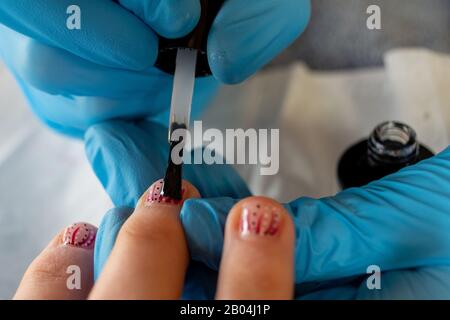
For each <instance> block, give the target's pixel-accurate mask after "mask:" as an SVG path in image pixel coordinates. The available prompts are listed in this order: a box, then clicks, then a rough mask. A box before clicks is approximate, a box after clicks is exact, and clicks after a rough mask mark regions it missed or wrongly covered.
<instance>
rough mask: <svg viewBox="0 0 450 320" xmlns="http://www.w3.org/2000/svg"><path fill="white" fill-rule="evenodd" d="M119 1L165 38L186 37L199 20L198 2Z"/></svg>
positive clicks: (164, 0)
mask: <svg viewBox="0 0 450 320" xmlns="http://www.w3.org/2000/svg"><path fill="white" fill-rule="evenodd" d="M119 1H120V4H121V5H123V6H124V7H125V8H127V9H129V10H131V11H132V12H133V13H134V14H136V15H137V16H138V17H140V18H141V19H142V20H143V21H145V23H147V24H148V25H149V26H150V27H152V29H153V30H155V31H156V32H157V33H158V34H159V35H161V36H163V37H165V38H181V37H183V36H185V35H187V34H188V33H189V32H191V31H192V30H193V29H194V27H195V26H196V25H197V23H198V20H199V19H200V2H199V0H119Z"/></svg>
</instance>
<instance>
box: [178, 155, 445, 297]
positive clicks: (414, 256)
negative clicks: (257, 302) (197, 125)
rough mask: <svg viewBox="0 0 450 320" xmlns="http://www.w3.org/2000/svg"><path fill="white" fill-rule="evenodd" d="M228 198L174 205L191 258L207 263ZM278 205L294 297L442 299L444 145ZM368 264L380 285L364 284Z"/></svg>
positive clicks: (215, 260) (217, 248) (215, 257)
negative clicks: (288, 233) (290, 255)
mask: <svg viewBox="0 0 450 320" xmlns="http://www.w3.org/2000/svg"><path fill="white" fill-rule="evenodd" d="M235 202H236V200H232V201H230V199H195V200H192V201H189V202H187V203H186V205H185V206H184V207H183V209H182V212H181V217H182V222H183V226H184V228H185V232H186V235H187V239H188V243H189V248H190V253H191V257H192V259H194V260H196V261H199V262H202V263H204V264H205V265H207V266H208V267H209V268H210V269H212V270H218V267H219V263H220V258H221V251H222V246H223V239H222V238H221V237H219V236H218V235H223V229H224V222H225V220H226V215H227V214H228V211H229V210H230V209H231V207H232V206H233V205H234V204H235ZM286 208H287V209H288V211H289V212H290V213H291V214H292V216H293V219H294V224H295V226H296V239H297V240H296V248H295V253H296V266H295V275H296V296H297V298H301V299H450V232H449V230H450V209H449V208H450V148H448V149H447V150H445V151H444V152H442V153H441V154H439V155H438V156H436V157H434V158H432V159H429V160H426V161H423V162H421V163H420V164H418V165H415V166H412V167H408V168H405V169H403V170H401V171H400V172H398V173H396V174H393V175H391V176H388V177H386V178H384V179H382V180H380V181H376V182H373V183H371V184H369V185H367V186H365V187H363V188H354V189H349V190H346V191H343V192H341V193H339V194H338V195H336V196H334V197H328V198H323V199H318V200H316V199H310V198H299V199H298V200H295V201H293V202H291V203H289V204H287V205H286ZM370 265H377V266H379V267H380V268H381V271H382V272H383V273H382V277H381V282H382V290H368V289H367V286H366V278H367V277H368V275H366V270H367V267H368V266H370ZM364 275H366V277H364ZM339 279H341V280H339Z"/></svg>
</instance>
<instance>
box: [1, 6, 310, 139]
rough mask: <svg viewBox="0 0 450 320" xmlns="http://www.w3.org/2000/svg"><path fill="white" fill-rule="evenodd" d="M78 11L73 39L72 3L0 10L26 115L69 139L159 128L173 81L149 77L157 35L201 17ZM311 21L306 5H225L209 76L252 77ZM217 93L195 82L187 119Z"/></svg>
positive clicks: (171, 11)
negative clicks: (143, 121) (128, 124)
mask: <svg viewBox="0 0 450 320" xmlns="http://www.w3.org/2000/svg"><path fill="white" fill-rule="evenodd" d="M117 2H119V3H120V4H119V3H117ZM76 3H77V5H78V6H79V7H80V8H81V21H82V24H81V30H68V29H67V28H66V19H67V18H68V15H67V14H66V10H67V8H68V7H69V6H70V5H72V4H74V3H73V1H69V0H46V1H42V0H40V1H25V0H2V1H0V56H1V57H2V58H3V60H4V61H5V63H6V64H7V66H8V67H9V69H10V70H11V71H12V72H13V73H14V75H15V77H16V79H17V81H18V82H19V84H20V86H21V88H22V90H23V91H24V93H25V95H26V97H27V99H28V100H29V102H30V104H31V106H32V108H33V110H34V112H35V113H36V114H37V115H38V116H39V118H40V119H41V120H42V121H44V122H45V123H46V124H47V125H49V126H50V127H52V128H54V129H56V130H58V131H60V132H62V133H65V134H69V135H72V136H76V137H82V136H83V133H84V131H85V130H86V128H88V127H89V126H90V125H92V124H95V123H98V122H102V121H104V120H107V119H116V118H125V119H134V118H143V117H148V118H151V119H153V120H154V121H158V122H162V123H164V124H166V122H167V115H168V109H169V105H170V97H171V90H172V77H171V76H169V75H167V74H164V73H163V72H161V71H159V70H157V69H156V68H154V67H153V65H154V62H155V60H156V57H157V52H158V38H157V34H159V35H162V36H165V37H167V38H177V37H181V36H183V35H185V34H187V33H189V32H190V31H191V30H192V29H193V28H194V26H195V25H196V24H197V21H198V19H199V16H200V5H199V1H198V0H181V1H173V0H156V1H145V0H120V1H116V2H113V1H110V0H99V1H91V0H79V1H76ZM130 11H131V12H130ZM309 15H310V2H309V0H277V1H273V0H261V1H255V2H252V3H248V2H247V1H245V0H228V1H226V3H225V4H224V6H223V9H222V10H221V12H220V13H219V15H218V17H217V19H216V21H215V23H214V25H213V27H212V29H211V32H210V35H209V41H208V53H209V61H210V65H211V68H212V71H213V73H214V76H215V77H216V78H217V79H218V80H220V81H222V82H225V83H236V82H240V81H243V80H244V79H246V78H247V77H249V76H251V75H252V74H254V73H255V72H256V71H257V70H258V69H260V68H261V67H262V66H264V65H265V64H266V63H268V62H269V61H270V60H272V59H273V58H274V57H275V56H276V55H277V54H278V53H279V52H280V51H281V50H283V49H284V48H285V47H287V46H288V45H289V44H290V43H291V42H292V41H293V40H294V39H295V38H296V37H297V36H298V35H299V34H300V33H301V32H302V31H303V30H304V29H305V27H306V25H307V22H308V19H309ZM217 86H218V83H217V81H216V80H214V79H213V78H212V77H210V78H204V79H199V80H198V81H197V83H196V92H195V95H194V106H193V112H194V113H193V117H196V115H198V114H199V113H200V112H201V109H202V108H203V107H204V106H205V105H206V103H207V102H208V101H209V99H210V98H211V97H212V95H213V94H214V92H215V91H216V90H215V89H216V88H217Z"/></svg>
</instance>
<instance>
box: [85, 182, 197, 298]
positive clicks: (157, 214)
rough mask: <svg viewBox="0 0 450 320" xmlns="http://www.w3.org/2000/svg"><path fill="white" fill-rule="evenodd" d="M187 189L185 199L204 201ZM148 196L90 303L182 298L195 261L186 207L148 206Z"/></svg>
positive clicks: (127, 226) (124, 233)
mask: <svg viewBox="0 0 450 320" xmlns="http://www.w3.org/2000/svg"><path fill="white" fill-rule="evenodd" d="M184 184H185V185H186V183H184ZM186 190H188V191H187V195H186V196H185V198H195V197H199V193H198V191H197V190H196V189H195V188H194V187H192V186H189V187H187V188H186ZM145 196H146V194H144V196H143V197H142V198H141V200H140V201H139V203H138V205H137V208H136V210H135V212H134V213H133V214H132V215H131V217H130V218H129V219H128V220H127V222H126V223H125V224H124V225H123V227H122V229H121V231H120V232H119V235H118V237H117V240H116V244H115V246H114V248H113V250H112V252H111V255H110V257H109V259H108V261H107V262H106V264H105V267H104V269H103V272H102V273H101V275H100V277H99V279H98V281H97V283H96V285H95V286H94V289H93V290H92V292H91V295H90V296H89V298H90V299H93V300H98V299H113V300H114V299H178V298H180V296H181V293H182V289H183V284H184V278H185V273H186V270H187V266H188V262H189V253H188V248H187V243H186V239H185V235H184V231H183V228H182V225H181V221H180V217H179V214H180V210H181V205H168V204H156V205H154V206H152V207H151V208H148V207H147V208H146V207H144V206H143V203H144V201H145V199H144V197H145Z"/></svg>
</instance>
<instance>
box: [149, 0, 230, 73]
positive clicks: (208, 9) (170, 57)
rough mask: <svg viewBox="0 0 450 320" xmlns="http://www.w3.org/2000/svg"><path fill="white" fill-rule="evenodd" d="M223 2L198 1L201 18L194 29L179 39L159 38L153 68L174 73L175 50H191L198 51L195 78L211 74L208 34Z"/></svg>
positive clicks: (212, 0)
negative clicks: (157, 51) (157, 52)
mask: <svg viewBox="0 0 450 320" xmlns="http://www.w3.org/2000/svg"><path fill="white" fill-rule="evenodd" d="M223 2H224V0H200V3H201V10H202V11H201V16H200V20H199V22H198V24H197V26H196V27H195V29H194V30H193V31H192V32H191V33H190V34H188V35H187V36H185V37H183V38H179V39H167V38H164V37H160V38H159V54H158V58H157V60H156V64H155V66H156V67H157V68H158V69H160V70H162V71H165V72H167V73H170V74H174V73H175V61H176V56H177V49H179V48H191V49H196V50H197V51H198V58H197V70H196V77H205V76H209V75H211V74H212V72H211V68H210V66H209V63H208V56H207V52H206V51H207V44H208V34H209V31H210V29H211V26H212V24H213V22H214V19H215V18H216V16H217V14H218V12H219V10H220V8H221V7H222V4H223Z"/></svg>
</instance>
